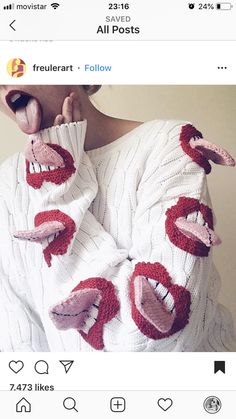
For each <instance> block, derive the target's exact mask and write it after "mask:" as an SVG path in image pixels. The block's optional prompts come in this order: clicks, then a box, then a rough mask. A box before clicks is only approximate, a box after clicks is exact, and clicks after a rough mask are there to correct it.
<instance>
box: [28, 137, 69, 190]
mask: <svg viewBox="0 0 236 419" xmlns="http://www.w3.org/2000/svg"><path fill="white" fill-rule="evenodd" d="M25 157H26V180H27V183H28V184H29V185H30V186H32V187H33V188H34V189H39V188H41V186H42V184H43V182H52V183H55V184H56V185H61V184H62V183H64V182H65V181H66V180H67V179H69V178H70V176H71V175H72V174H73V173H74V172H75V166H74V160H73V158H72V156H71V154H70V153H69V152H68V151H67V150H65V149H64V148H62V147H61V146H59V145H58V144H46V143H43V141H42V140H40V139H39V138H38V137H32V140H31V141H30V142H29V143H28V145H27V147H26V150H25Z"/></svg>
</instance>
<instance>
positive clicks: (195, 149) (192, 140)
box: [180, 124, 235, 174]
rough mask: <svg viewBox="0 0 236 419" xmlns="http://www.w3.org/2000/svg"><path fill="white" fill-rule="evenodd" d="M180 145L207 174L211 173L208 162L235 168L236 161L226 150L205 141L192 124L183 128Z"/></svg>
mask: <svg viewBox="0 0 236 419" xmlns="http://www.w3.org/2000/svg"><path fill="white" fill-rule="evenodd" d="M180 143H181V146H182V148H183V150H184V152H185V153H186V154H188V155H189V156H190V157H191V159H192V160H193V161H195V162H196V163H197V164H199V166H201V167H203V168H204V170H205V172H206V174H208V173H210V171H211V165H210V163H209V162H208V160H212V161H213V162H214V163H216V164H221V165H224V166H235V161H234V159H233V158H232V157H231V155H230V154H229V153H228V152H227V151H226V150H224V149H223V148H222V147H220V146H218V145H215V144H213V143H210V142H209V141H207V140H206V139H204V138H203V136H202V133H201V132H200V131H198V130H197V129H196V128H194V126H193V125H191V124H188V125H185V126H184V127H183V128H182V131H181V134H180Z"/></svg>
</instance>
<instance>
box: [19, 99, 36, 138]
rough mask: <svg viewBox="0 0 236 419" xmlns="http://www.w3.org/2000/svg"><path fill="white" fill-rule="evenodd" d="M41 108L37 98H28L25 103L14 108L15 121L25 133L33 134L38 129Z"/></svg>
mask: <svg viewBox="0 0 236 419" xmlns="http://www.w3.org/2000/svg"><path fill="white" fill-rule="evenodd" d="M41 120H42V110H41V106H40V104H39V102H38V100H37V99H35V98H33V97H32V98H30V100H29V101H28V103H27V105H26V106H24V107H21V108H19V109H17V110H16V121H17V124H18V126H19V128H20V129H21V130H22V131H23V132H24V133H25V134H34V133H36V132H38V131H39V130H40V125H41Z"/></svg>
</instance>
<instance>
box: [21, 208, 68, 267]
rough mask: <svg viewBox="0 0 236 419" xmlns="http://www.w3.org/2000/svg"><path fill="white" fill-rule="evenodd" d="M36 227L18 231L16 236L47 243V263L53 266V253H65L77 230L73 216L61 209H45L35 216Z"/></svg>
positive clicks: (45, 254)
mask: <svg viewBox="0 0 236 419" xmlns="http://www.w3.org/2000/svg"><path fill="white" fill-rule="evenodd" d="M34 225H35V227H36V228H35V229H33V230H29V231H17V232H15V233H14V237H16V238H19V239H22V240H30V241H35V242H39V243H43V242H44V241H46V240H47V243H48V244H47V245H46V247H45V248H44V250H43V254H44V258H45V261H46V263H47V265H48V266H49V267H50V266H51V259H52V255H64V254H65V253H66V252H67V249H68V246H69V244H70V242H71V240H72V237H73V235H74V233H75V231H76V226H75V223H74V221H73V220H72V218H70V217H69V216H68V215H66V214H64V213H63V212H61V211H59V210H51V211H44V212H40V213H39V214H37V215H36V216H35V218H34Z"/></svg>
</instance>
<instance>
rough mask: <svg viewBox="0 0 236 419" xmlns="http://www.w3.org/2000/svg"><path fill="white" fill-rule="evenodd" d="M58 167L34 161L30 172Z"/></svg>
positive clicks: (47, 170)
mask: <svg viewBox="0 0 236 419" xmlns="http://www.w3.org/2000/svg"><path fill="white" fill-rule="evenodd" d="M55 169H57V168H56V167H55V166H44V165H43V164H38V163H32V162H30V164H29V171H30V173H41V172H50V171H52V170H55Z"/></svg>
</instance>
